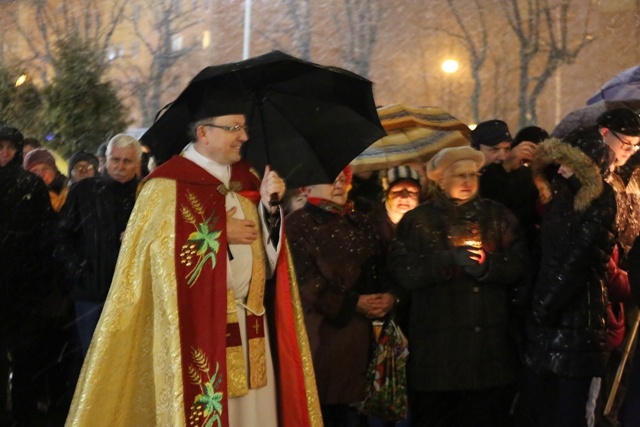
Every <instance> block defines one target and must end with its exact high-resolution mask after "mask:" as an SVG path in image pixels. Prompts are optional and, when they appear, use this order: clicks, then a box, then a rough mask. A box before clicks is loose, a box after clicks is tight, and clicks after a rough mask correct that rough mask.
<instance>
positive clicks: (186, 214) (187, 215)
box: [180, 206, 198, 226]
mask: <svg viewBox="0 0 640 427" xmlns="http://www.w3.org/2000/svg"><path fill="white" fill-rule="evenodd" d="M180 213H181V214H182V217H183V218H184V220H185V221H187V222H189V223H191V224H193V225H195V226H197V225H198V223H197V222H196V218H195V217H194V216H193V214H192V213H191V211H190V210H189V208H187V207H186V206H182V207H181V208H180Z"/></svg>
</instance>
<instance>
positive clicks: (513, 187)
mask: <svg viewBox="0 0 640 427" xmlns="http://www.w3.org/2000/svg"><path fill="white" fill-rule="evenodd" d="M480 197H484V198H486V199H491V200H495V201H496V202H499V203H502V204H503V205H505V206H506V207H507V208H509V209H510V210H511V212H513V214H514V215H515V216H516V218H517V219H518V221H519V222H520V226H521V227H522V230H523V231H524V235H525V237H526V239H527V243H528V246H529V250H530V252H531V253H532V254H534V255H536V256H537V253H538V251H537V248H536V246H535V245H536V244H537V240H538V228H539V226H540V221H541V218H540V215H539V213H538V209H537V204H536V203H537V200H538V189H537V188H536V185H535V184H534V182H533V176H532V174H531V169H530V168H528V167H526V166H522V167H519V168H518V169H515V170H513V171H511V172H507V171H506V170H505V169H504V167H502V165H501V164H496V163H492V164H490V165H488V166H487V167H486V168H485V169H484V170H483V171H482V175H481V176H480Z"/></svg>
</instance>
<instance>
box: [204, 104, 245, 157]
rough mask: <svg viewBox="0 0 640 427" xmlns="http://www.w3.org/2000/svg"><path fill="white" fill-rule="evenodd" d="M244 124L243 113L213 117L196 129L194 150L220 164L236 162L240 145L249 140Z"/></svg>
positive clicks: (239, 152)
mask: <svg viewBox="0 0 640 427" xmlns="http://www.w3.org/2000/svg"><path fill="white" fill-rule="evenodd" d="M216 126H223V128H221V127H216ZM245 126H246V119H245V117H244V115H243V114H232V115H227V116H219V117H213V118H211V119H210V120H209V121H208V122H207V123H204V124H202V125H200V126H198V128H197V129H196V135H197V141H196V150H197V151H198V152H199V153H200V154H202V155H203V156H205V157H206V158H208V159H210V160H213V161H215V162H218V163H220V164H222V165H232V164H234V163H237V162H239V161H240V160H241V159H242V154H241V150H242V146H243V145H244V143H245V142H247V141H248V140H249V135H248V132H247V129H245Z"/></svg>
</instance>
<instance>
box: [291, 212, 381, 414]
mask: <svg viewBox="0 0 640 427" xmlns="http://www.w3.org/2000/svg"><path fill="white" fill-rule="evenodd" d="M285 229H286V235H287V239H288V241H289V245H290V248H291V255H292V257H293V263H294V267H295V271H296V276H297V279H298V286H299V288H300V298H301V300H302V308H303V310H304V318H305V323H306V327H307V334H308V336H309V343H310V345H311V355H312V358H313V365H314V368H315V374H316V383H317V386H318V395H319V398H320V403H321V404H323V405H326V404H345V403H355V402H360V401H362V400H363V399H364V397H365V384H366V376H367V373H366V371H367V364H368V352H369V348H370V345H371V331H372V327H371V320H370V319H367V318H365V317H364V316H363V315H362V314H359V313H357V312H356V304H357V302H358V298H359V296H360V295H361V294H365V293H373V292H376V291H377V289H376V283H375V278H374V277H372V275H373V273H374V267H375V265H376V263H377V260H378V257H379V254H380V241H379V239H378V237H377V234H376V232H375V231H374V230H373V228H372V226H371V225H370V224H369V222H368V221H367V219H366V217H365V216H364V215H363V214H361V213H359V212H352V213H350V214H347V215H345V216H339V215H337V214H334V213H330V212H327V211H324V210H322V209H321V208H319V207H316V206H314V205H311V204H309V203H307V204H306V205H305V207H303V208H302V209H298V210H297V211H294V212H292V213H291V214H289V215H288V216H287V218H286V220H285Z"/></svg>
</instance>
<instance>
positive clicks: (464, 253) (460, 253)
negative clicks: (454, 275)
mask: <svg viewBox="0 0 640 427" xmlns="http://www.w3.org/2000/svg"><path fill="white" fill-rule="evenodd" d="M469 249H473V248H472V247H471V246H459V247H457V248H455V249H454V250H453V258H454V259H455V261H456V264H457V265H459V266H460V267H467V266H469V267H471V266H475V265H478V261H476V260H474V259H472V258H471V255H473V254H472V253H471V252H469Z"/></svg>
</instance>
